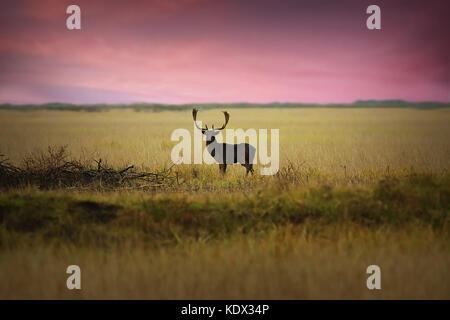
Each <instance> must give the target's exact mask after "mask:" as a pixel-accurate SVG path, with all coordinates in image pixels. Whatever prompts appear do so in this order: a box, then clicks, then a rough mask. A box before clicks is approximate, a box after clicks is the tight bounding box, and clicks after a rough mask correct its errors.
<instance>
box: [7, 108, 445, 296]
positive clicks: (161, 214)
mask: <svg viewBox="0 0 450 320" xmlns="http://www.w3.org/2000/svg"><path fill="white" fill-rule="evenodd" d="M229 111H230V115H231V118H230V122H229V125H228V127H227V128H243V129H247V128H255V129H259V128H262V129H270V128H277V129H280V170H279V172H278V174H277V175H274V176H261V175H260V174H259V167H258V166H256V170H255V174H254V175H253V176H250V175H249V176H248V177H246V176H245V169H244V168H243V167H241V166H237V165H236V166H231V167H229V168H228V170H227V174H226V176H222V175H221V174H220V172H219V169H218V165H206V164H203V165H185V164H183V165H178V166H174V167H173V168H172V169H171V171H170V172H171V173H170V174H171V175H173V176H176V180H173V183H170V184H167V185H163V186H161V187H159V188H149V189H142V188H116V189H114V190H111V189H105V188H102V186H101V185H98V186H91V187H89V188H76V187H74V188H49V189H46V188H42V187H41V188H39V187H38V186H36V185H33V184H29V185H26V186H22V187H16V188H3V189H0V299H52V298H53V299H91V298H94V299H104V298H113V299H114V298H123V299H395V298H397V299H398V298H400V299H449V298H450V272H449V270H450V215H449V212H450V173H449V172H448V169H449V167H450V126H449V124H450V108H439V109H431V110H419V109H409V108H397V109H396V108H343V109H339V108H329V109H327V108H301V109H232V110H229ZM199 119H200V120H202V121H204V122H206V123H207V124H208V126H210V124H212V123H214V124H215V126H216V127H217V126H220V125H221V124H222V121H223V115H222V114H221V113H220V112H219V110H218V109H215V110H205V111H202V110H200V113H199ZM176 128H186V129H188V130H189V131H191V132H193V123H192V115H191V112H190V111H164V112H137V111H132V110H112V111H106V112H74V111H48V110H34V111H27V112H25V111H20V112H18V111H12V110H0V154H3V155H5V156H6V157H7V158H9V162H10V163H11V164H12V165H14V166H17V167H18V168H23V167H24V159H26V158H30V157H37V156H38V155H39V154H40V153H41V152H45V150H46V149H47V147H48V146H67V150H68V151H69V152H70V155H69V156H68V157H69V158H71V159H72V158H73V159H79V160H80V161H82V162H84V163H89V164H91V165H93V166H95V165H96V163H95V161H94V160H98V159H100V158H101V159H102V161H103V163H107V165H108V166H109V167H112V168H125V167H127V166H129V165H134V166H135V169H136V170H139V171H145V172H160V171H164V170H165V169H167V168H169V167H171V166H172V163H171V160H170V153H171V149H172V147H173V146H174V145H175V144H176V142H172V141H170V136H171V133H172V131H173V130H174V129H176ZM71 264H77V265H79V266H80V268H81V270H82V290H80V291H77V290H74V291H70V290H68V289H67V288H66V279H67V277H68V275H67V274H66V273H65V271H66V267H67V266H68V265H71ZM372 264H376V265H379V266H380V268H381V286H382V289H381V290H368V289H367V287H366V279H367V277H368V276H369V275H368V274H366V268H367V266H369V265H372Z"/></svg>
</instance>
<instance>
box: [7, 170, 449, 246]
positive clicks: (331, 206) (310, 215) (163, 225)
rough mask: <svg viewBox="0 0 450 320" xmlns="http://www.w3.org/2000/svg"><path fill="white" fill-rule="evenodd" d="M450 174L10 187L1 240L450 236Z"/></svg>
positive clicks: (84, 242)
mask: <svg viewBox="0 0 450 320" xmlns="http://www.w3.org/2000/svg"><path fill="white" fill-rule="evenodd" d="M449 208H450V175H448V174H444V175H442V176H440V177H436V176H432V175H420V174H416V175H412V176H410V177H407V178H404V179H396V178H386V179H383V180H380V181H379V183H378V184H376V185H374V186H370V187H365V188H362V187H360V188H355V187H329V186H318V187H309V188H290V189H287V190H280V189H275V188H274V189H270V188H269V189H264V190H256V191H254V192H249V193H228V194H223V195H221V196H217V194H215V193H209V194H208V193H203V194H198V195H195V194H191V195H187V194H184V193H180V194H178V193H173V194H167V193H162V194H148V193H139V192H133V193H124V192H121V193H106V194H105V193H98V194H97V195H95V194H86V193H78V194H75V193H65V192H61V191H59V192H58V191H47V192H43V191H37V190H28V191H23V190H21V191H9V192H3V193H1V194H0V209H1V214H0V222H1V224H0V247H2V248H13V247H16V246H18V245H20V244H22V243H23V244H26V245H40V244H41V243H45V244H52V243H54V244H58V245H61V244H73V245H77V246H93V247H111V246H115V245H120V244H124V243H130V244H133V245H134V244H141V245H146V246H147V245H148V246H150V247H159V246H167V245H175V244H180V243H183V242H186V241H209V240H214V239H219V240H223V239H227V238H230V237H232V236H234V235H242V234H264V233H267V232H268V231H270V230H272V229H274V228H277V227H278V226H284V225H302V226H303V227H304V228H305V231H307V232H308V233H311V234H313V235H314V234H316V233H318V232H320V229H321V227H323V226H334V227H336V228H338V227H340V226H343V225H344V226H345V225H356V226H360V227H362V228H372V229H379V228H394V229H395V228H404V227H407V226H416V227H423V228H425V229H427V228H431V229H432V230H434V231H436V232H438V233H441V234H442V235H444V236H448V234H449V230H450V216H449Z"/></svg>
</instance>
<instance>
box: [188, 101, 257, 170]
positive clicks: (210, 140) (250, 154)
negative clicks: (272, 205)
mask: <svg viewBox="0 0 450 320" xmlns="http://www.w3.org/2000/svg"><path fill="white" fill-rule="evenodd" d="M197 112H198V111H197V110H196V109H193V110H192V115H193V118H194V123H195V126H196V127H197V128H198V129H199V130H201V131H202V133H203V134H204V135H205V136H206V150H207V151H208V152H209V154H210V155H211V156H212V157H213V158H214V160H215V161H216V162H217V163H218V164H219V169H220V171H221V172H222V173H223V174H225V173H226V170H227V165H229V164H235V163H236V164H240V165H242V166H243V167H245V169H246V174H247V175H248V173H249V172H251V173H252V174H253V171H254V170H253V161H254V159H255V155H256V148H255V147H254V146H252V145H250V144H248V143H238V144H229V143H219V142H217V140H216V137H215V136H216V135H217V134H219V130H223V129H225V127H226V125H227V123H228V120H229V114H228V112H224V114H225V124H224V125H223V126H222V127H221V128H220V129H217V130H214V126H213V127H212V129H211V130H208V126H206V127H205V128H199V127H198V126H197V123H196V118H197Z"/></svg>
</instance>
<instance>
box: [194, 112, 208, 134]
mask: <svg viewBox="0 0 450 320" xmlns="http://www.w3.org/2000/svg"><path fill="white" fill-rule="evenodd" d="M197 112H198V110H197V109H195V108H194V109H192V117H193V118H194V124H195V126H196V127H197V129H198V130H201V131H205V130H208V126H206V128H200V127H199V126H198V125H197Z"/></svg>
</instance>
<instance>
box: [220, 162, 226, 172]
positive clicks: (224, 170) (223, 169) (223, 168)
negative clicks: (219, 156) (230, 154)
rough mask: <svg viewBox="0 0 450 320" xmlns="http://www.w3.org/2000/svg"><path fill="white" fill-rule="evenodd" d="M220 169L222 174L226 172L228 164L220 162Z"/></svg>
mask: <svg viewBox="0 0 450 320" xmlns="http://www.w3.org/2000/svg"><path fill="white" fill-rule="evenodd" d="M219 169H220V171H221V172H222V174H225V173H226V171H227V165H226V164H219Z"/></svg>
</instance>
